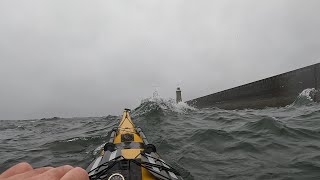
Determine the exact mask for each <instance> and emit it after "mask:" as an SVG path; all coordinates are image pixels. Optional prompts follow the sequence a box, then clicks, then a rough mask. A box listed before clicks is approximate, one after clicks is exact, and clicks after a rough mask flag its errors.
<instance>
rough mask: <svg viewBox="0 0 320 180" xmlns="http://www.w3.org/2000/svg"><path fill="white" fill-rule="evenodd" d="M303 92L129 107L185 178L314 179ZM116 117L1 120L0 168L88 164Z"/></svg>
mask: <svg viewBox="0 0 320 180" xmlns="http://www.w3.org/2000/svg"><path fill="white" fill-rule="evenodd" d="M307 95H308V92H304V93H302V94H301V95H300V96H299V97H297V100H296V102H295V103H294V104H292V105H290V106H287V107H283V108H266V109H263V110H251V109H247V110H235V111H226V110H221V109H216V108H210V109H202V110H197V109H193V108H191V107H188V106H187V105H185V104H179V105H175V104H174V103H172V101H167V100H163V99H161V98H154V99H149V100H145V101H143V102H142V104H141V105H140V106H139V107H138V108H136V109H135V110H134V111H133V114H132V115H133V120H134V122H135V123H136V124H137V125H139V126H140V127H142V129H143V130H144V132H145V134H146V136H147V137H148V139H149V141H150V142H152V143H153V144H155V145H156V146H157V149H158V152H159V154H160V155H161V156H162V158H163V159H165V160H166V161H167V162H169V163H170V164H171V165H173V166H174V167H176V169H178V170H179V171H180V172H181V173H182V175H183V177H184V178H185V179H319V178H320V105H319V104H316V103H312V102H311V101H310V100H309V99H308V96H307ZM119 119H120V116H107V117H94V118H69V119H51V120H50V119H48V120H17V121H0V123H1V126H0V157H1V158H0V172H2V171H4V170H5V169H6V168H8V167H10V166H12V165H13V164H16V163H18V162H21V161H27V162H29V163H31V164H32V165H33V166H48V165H50V166H60V165H63V164H71V165H73V166H81V167H86V166H87V165H88V164H89V163H90V162H91V161H92V160H93V159H94V157H95V154H96V153H97V149H98V148H99V147H100V146H101V145H103V143H104V142H105V141H106V139H107V137H108V132H109V131H110V130H111V129H112V127H114V126H116V125H117V124H118V122H119Z"/></svg>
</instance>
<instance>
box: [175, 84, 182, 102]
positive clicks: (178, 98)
mask: <svg viewBox="0 0 320 180" xmlns="http://www.w3.org/2000/svg"><path fill="white" fill-rule="evenodd" d="M176 101H177V103H179V102H182V97H181V90H180V87H178V88H177V91H176Z"/></svg>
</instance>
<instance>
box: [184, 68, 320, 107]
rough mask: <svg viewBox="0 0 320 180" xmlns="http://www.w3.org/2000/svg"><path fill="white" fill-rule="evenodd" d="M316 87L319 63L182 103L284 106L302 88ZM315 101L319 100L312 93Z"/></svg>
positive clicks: (319, 98)
mask: <svg viewBox="0 0 320 180" xmlns="http://www.w3.org/2000/svg"><path fill="white" fill-rule="evenodd" d="M307 88H315V89H316V90H317V91H319V88H320V63H317V64H314V65H311V66H307V67H304V68H301V69H297V70H294V71H290V72H287V73H283V74H280V75H276V76H272V77H269V78H266V79H262V80H259V81H255V82H252V83H248V84H245V85H242V86H238V87H235V88H231V89H228V90H224V91H221V92H217V93H214V94H210V95H207V96H203V97H199V98H196V99H193V100H190V101H187V102H186V103H187V104H189V105H192V106H195V107H197V108H205V107H219V108H223V109H245V108H255V109H257V108H264V107H280V106H286V105H288V104H291V103H292V102H294V100H295V99H296V98H297V96H298V95H299V93H301V92H302V91H303V90H304V89H307ZM314 100H315V101H317V102H319V101H320V96H319V93H316V95H315V98H314Z"/></svg>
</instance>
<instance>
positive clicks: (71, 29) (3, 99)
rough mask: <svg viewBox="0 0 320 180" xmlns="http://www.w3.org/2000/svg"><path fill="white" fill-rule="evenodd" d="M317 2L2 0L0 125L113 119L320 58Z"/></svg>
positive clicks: (0, 4) (298, 0) (0, 17)
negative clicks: (150, 103)
mask: <svg viewBox="0 0 320 180" xmlns="http://www.w3.org/2000/svg"><path fill="white" fill-rule="evenodd" d="M319 8H320V1H319V0H307V1H306V0H260V1H257V0H200V1H199V0H192V1H188V0H157V1H155V0H144V1H142V0H141V1H140V0H139V1H137V0H123V1H119V0H114V1H106V0H100V1H98V0H96V1H92V0H87V1H84V0H37V1H36V0H28V1H24V0H19V1H18V0H1V1H0V83H1V85H0V119H30V118H42V117H52V116H61V117H72V116H103V115H108V114H115V115H117V114H120V113H121V112H122V110H123V108H125V107H129V108H134V107H136V106H138V105H139V103H140V100H141V99H143V98H147V97H150V96H152V93H153V91H154V89H155V87H157V89H158V90H159V94H160V95H161V96H162V97H174V95H175V88H176V86H177V85H180V86H181V88H182V91H183V98H184V99H185V100H188V99H192V98H196V97H198V96H203V95H207V94H209V93H213V92H216V91H219V90H224V89H227V88H231V87H234V86H237V85H241V84H243V83H247V82H251V81H255V80H259V79H261V78H265V77H268V76H271V75H275V74H279V73H282V72H286V71H289V70H293V69H296V68H300V67H303V66H306V65H310V64H313V63H317V62H319V59H320V50H319V49H320V38H319V32H320V20H319V17H320V11H319Z"/></svg>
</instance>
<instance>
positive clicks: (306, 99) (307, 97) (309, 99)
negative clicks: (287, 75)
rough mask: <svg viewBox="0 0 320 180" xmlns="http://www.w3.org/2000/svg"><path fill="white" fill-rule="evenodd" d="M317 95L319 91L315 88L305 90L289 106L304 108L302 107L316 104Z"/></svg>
mask: <svg viewBox="0 0 320 180" xmlns="http://www.w3.org/2000/svg"><path fill="white" fill-rule="evenodd" d="M316 93H318V91H317V90H316V89H315V88H309V89H305V90H303V91H302V92H301V93H300V94H299V96H298V97H297V98H296V100H295V101H294V102H293V103H292V104H291V105H289V106H302V105H308V104H311V103H313V102H314V99H315V96H316Z"/></svg>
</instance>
